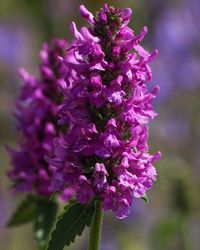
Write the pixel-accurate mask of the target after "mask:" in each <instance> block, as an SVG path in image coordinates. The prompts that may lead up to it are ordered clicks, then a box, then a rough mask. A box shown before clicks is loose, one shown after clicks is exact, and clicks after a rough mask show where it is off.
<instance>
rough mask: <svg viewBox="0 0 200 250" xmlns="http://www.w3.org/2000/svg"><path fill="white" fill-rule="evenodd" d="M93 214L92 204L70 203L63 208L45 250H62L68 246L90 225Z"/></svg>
mask: <svg viewBox="0 0 200 250" xmlns="http://www.w3.org/2000/svg"><path fill="white" fill-rule="evenodd" d="M93 214H94V202H91V203H89V204H80V203H77V202H71V203H69V204H68V205H67V206H65V208H64V210H63V211H62V212H61V214H60V215H59V217H58V220H57V223H56V228H55V230H54V231H53V233H52V236H51V240H50V241H49V245H48V248H47V250H62V249H63V248H64V247H65V245H66V246H69V245H70V244H71V243H72V242H74V240H75V237H76V236H77V235H79V236H81V234H82V232H83V230H84V228H85V227H86V226H88V227H89V226H90V225H91V221H92V217H93Z"/></svg>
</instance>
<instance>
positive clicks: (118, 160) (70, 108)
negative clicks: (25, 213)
mask: <svg viewBox="0 0 200 250" xmlns="http://www.w3.org/2000/svg"><path fill="white" fill-rule="evenodd" d="M80 12H81V16H82V17H84V18H85V19H86V20H87V21H89V23H90V27H89V28H86V27H82V28H81V29H80V31H79V30H78V29H77V28H76V25H75V23H72V25H71V30H72V33H73V35H74V37H75V40H74V42H73V44H72V46H71V48H70V49H69V51H72V52H73V53H72V55H73V56H72V57H71V58H69V57H63V60H60V61H62V62H63V64H64V65H67V67H68V73H67V74H66V77H65V80H66V82H67V86H68V87H67V88H66V89H65V90H64V102H63V105H62V106H61V108H60V110H59V115H60V120H59V124H62V126H66V129H65V132H62V133H61V135H60V137H59V138H57V139H56V141H55V142H56V143H55V150H54V157H53V158H52V159H50V160H49V162H50V163H51V165H52V166H53V167H54V174H53V176H52V188H53V189H54V190H56V191H58V190H59V191H61V192H62V191H63V190H64V189H66V188H70V187H73V188H74V187H75V189H73V190H74V194H75V196H76V198H77V199H78V200H79V201H80V202H82V203H88V202H89V200H90V199H92V198H93V197H98V198H99V199H100V200H101V201H102V206H103V209H104V210H112V211H113V212H114V213H115V214H116V216H117V217H118V218H120V219H123V218H126V217H127V216H128V214H129V210H130V207H131V205H132V203H133V200H134V199H135V198H141V197H142V196H144V195H145V192H146V191H147V190H149V189H150V188H151V187H152V185H153V182H154V181H155V180H156V169H155V168H154V166H153V164H154V162H155V161H156V160H158V159H159V158H160V153H159V152H158V153H156V154H155V155H150V154H149V153H148V123H149V120H150V119H153V118H154V117H155V116H156V113H155V111H154V110H153V107H152V104H151V102H152V100H153V99H154V98H155V97H156V95H157V92H158V90H159V87H158V86H156V87H155V88H154V89H153V90H152V91H151V92H149V91H148V89H147V86H146V85H147V82H148V81H150V80H151V78H152V71H151V68H150V65H149V63H150V62H151V61H152V60H153V58H154V57H155V55H156V54H157V51H154V52H153V53H152V54H151V53H149V52H148V51H146V50H145V49H144V48H143V47H142V46H141V45H140V43H141V41H142V40H143V38H144V37H145V35H146V33H147V28H146V27H144V28H143V29H142V31H141V33H140V34H139V35H135V33H134V31H133V30H131V29H130V28H129V27H128V26H127V25H128V23H129V20H130V18H131V15H132V11H131V10H130V9H128V8H127V9H118V8H114V7H110V6H108V5H107V4H105V5H104V6H103V7H102V8H101V9H100V11H99V12H98V13H97V14H96V16H93V15H92V14H91V13H90V12H89V11H87V10H86V8H85V7H84V6H83V5H81V6H80ZM44 71H45V72H44V73H45V76H46V77H49V76H50V75H51V72H48V71H46V70H45V69H44ZM59 180H60V185H59Z"/></svg>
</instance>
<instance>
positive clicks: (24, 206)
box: [8, 195, 37, 227]
mask: <svg viewBox="0 0 200 250" xmlns="http://www.w3.org/2000/svg"><path fill="white" fill-rule="evenodd" d="M36 203H37V202H36V198H35V197H34V196H32V195H28V196H27V197H26V198H25V199H24V200H23V201H22V202H21V203H20V204H19V206H18V207H17V209H16V210H15V212H14V213H13V215H12V216H11V219H10V221H9V222H8V226H9V227H15V226H20V225H23V224H26V223H29V222H31V221H32V220H33V219H34V217H35V212H36Z"/></svg>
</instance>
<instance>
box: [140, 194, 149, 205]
mask: <svg viewBox="0 0 200 250" xmlns="http://www.w3.org/2000/svg"><path fill="white" fill-rule="evenodd" d="M141 198H142V199H143V200H144V201H145V202H147V203H149V198H148V197H147V194H144V195H143V196H142V197H141Z"/></svg>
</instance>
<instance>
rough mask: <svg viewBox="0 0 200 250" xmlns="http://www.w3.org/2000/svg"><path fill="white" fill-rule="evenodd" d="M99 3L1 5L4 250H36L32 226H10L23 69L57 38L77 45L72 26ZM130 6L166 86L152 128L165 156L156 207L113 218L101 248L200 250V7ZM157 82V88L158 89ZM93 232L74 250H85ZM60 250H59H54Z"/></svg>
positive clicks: (0, 234)
mask: <svg viewBox="0 0 200 250" xmlns="http://www.w3.org/2000/svg"><path fill="white" fill-rule="evenodd" d="M103 2H104V1H101V0H96V1H95V0H87V1H86V0H85V1H82V2H81V1H79V0H0V125H1V126H0V249H1V250H27V249H29V250H36V246H35V242H34V240H33V235H32V232H31V226H29V225H27V226H22V227H20V228H17V229H9V230H8V229H7V228H6V226H5V224H6V221H7V219H8V217H9V215H10V214H11V213H12V211H13V209H14V207H15V206H16V204H17V203H18V202H19V201H20V198H21V197H20V195H19V196H17V197H16V196H15V197H14V196H12V194H11V193H10V191H9V186H10V183H9V181H8V179H7V177H6V171H7V170H8V169H9V167H10V166H9V158H8V155H7V154H6V151H5V148H4V145H5V144H11V145H14V144H15V138H16V133H15V131H14V120H13V117H12V112H11V111H12V108H13V104H14V101H15V98H16V97H17V95H18V92H19V88H20V81H19V78H18V74H17V69H18V67H20V66H23V67H25V68H26V69H27V70H28V71H29V72H31V73H36V74H37V64H38V61H39V60H38V51H39V49H40V47H41V44H42V43H43V42H44V41H50V38H51V37H67V39H68V40H71V34H70V31H69V23H70V21H71V20H75V21H76V22H77V23H78V24H80V22H81V21H82V20H81V18H80V17H79V13H78V6H79V4H80V3H84V4H85V5H86V7H87V8H88V9H90V10H91V11H93V12H95V11H97V10H98V8H99V7H100V6H101V4H102V3H103ZM107 2H108V3H109V4H113V5H115V6H118V7H131V8H132V9H133V12H134V15H133V18H132V21H131V23H130V25H131V27H132V28H134V29H135V31H136V32H139V31H140V29H141V28H142V26H144V25H146V26H148V27H149V34H148V36H147V37H146V39H145V42H144V43H143V45H144V46H145V47H146V48H148V49H150V50H151V49H153V48H157V49H158V50H159V56H158V57H157V58H156V60H155V61H154V62H153V63H152V67H153V72H154V78H153V84H159V85H160V86H161V91H160V94H159V96H158V98H157V100H156V101H155V102H154V106H155V109H156V111H157V112H158V113H159V116H158V117H157V118H156V120H154V121H153V122H151V125H150V126H151V131H150V132H151V138H150V145H151V152H155V151H157V150H160V151H161V152H162V154H163V157H162V160H160V161H159V162H158V163H157V165H156V167H157V170H158V181H157V183H156V184H155V185H154V187H153V189H152V190H151V191H150V192H149V193H148V195H149V197H150V203H149V204H145V203H144V202H143V201H142V200H138V201H135V203H134V205H133V208H132V211H131V215H130V217H128V219H126V220H123V221H120V220H117V219H115V218H114V215H112V214H107V215H106V216H105V223H104V228H103V244H102V250H168V249H169V250H198V249H199V246H200V237H199V236H200V195H199V191H200V25H199V23H200V14H199V13H200V1H199V0H162V1H161V0H118V1H117V0H116V1H107ZM153 84H152V86H153ZM86 238H87V231H86V232H85V233H84V236H83V237H82V238H79V239H77V241H76V243H75V244H74V245H72V246H71V247H70V248H68V249H71V250H73V249H74V250H84V249H86ZM55 250H56V249H55Z"/></svg>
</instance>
